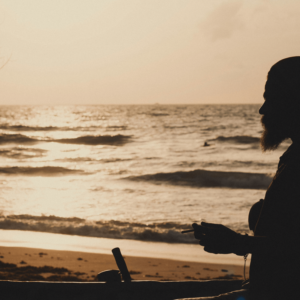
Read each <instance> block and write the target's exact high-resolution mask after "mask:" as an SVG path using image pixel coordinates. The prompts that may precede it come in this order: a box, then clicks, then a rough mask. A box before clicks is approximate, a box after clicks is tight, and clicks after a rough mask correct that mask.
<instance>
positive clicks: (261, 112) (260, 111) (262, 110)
mask: <svg viewBox="0 0 300 300" xmlns="http://www.w3.org/2000/svg"><path fill="white" fill-rule="evenodd" d="M258 112H259V114H260V115H265V114H266V102H264V104H263V105H262V106H261V108H260V109H259V111H258Z"/></svg>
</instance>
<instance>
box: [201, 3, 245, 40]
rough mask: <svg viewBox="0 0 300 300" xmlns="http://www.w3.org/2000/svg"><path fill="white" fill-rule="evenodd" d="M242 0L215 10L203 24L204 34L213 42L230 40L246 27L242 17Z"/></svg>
mask: <svg viewBox="0 0 300 300" xmlns="http://www.w3.org/2000/svg"><path fill="white" fill-rule="evenodd" d="M242 5H243V1H241V0H231V1H226V2H223V3H222V4H220V5H219V6H218V7H217V8H215V9H214V10H213V11H212V12H211V13H210V14H209V15H208V17H207V18H206V19H205V20H204V22H203V23H202V24H201V25H202V26H201V27H202V29H203V31H204V34H205V35H207V36H208V37H209V38H210V39H211V40H212V41H216V40H220V39H228V38H230V37H231V36H232V35H233V34H234V33H235V32H236V31H239V30H241V29H242V28H243V27H244V23H243V21H242V19H241V17H240V10H241V7H242Z"/></svg>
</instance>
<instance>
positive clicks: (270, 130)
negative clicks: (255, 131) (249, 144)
mask: <svg viewBox="0 0 300 300" xmlns="http://www.w3.org/2000/svg"><path fill="white" fill-rule="evenodd" d="M261 124H262V126H263V128H264V131H263V133H262V136H261V138H260V146H261V148H262V150H263V152H265V151H268V150H275V149H277V148H278V146H279V145H280V144H281V143H282V142H283V141H284V140H285V139H287V138H288V134H287V130H284V129H285V128H284V126H282V124H280V122H279V120H274V119H273V120H272V119H269V118H268V117H266V116H265V115H264V116H262V117H261Z"/></svg>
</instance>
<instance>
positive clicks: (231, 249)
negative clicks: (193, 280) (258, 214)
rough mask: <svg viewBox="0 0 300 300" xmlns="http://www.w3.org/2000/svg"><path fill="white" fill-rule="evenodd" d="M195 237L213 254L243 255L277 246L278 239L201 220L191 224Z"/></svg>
mask: <svg viewBox="0 0 300 300" xmlns="http://www.w3.org/2000/svg"><path fill="white" fill-rule="evenodd" d="M193 228H194V230H195V231H194V235H195V238H196V239H198V240H200V241H199V244H200V245H201V246H204V250H205V251H207V252H210V253H215V254H228V253H235V254H237V255H245V254H247V253H253V252H256V251H259V250H260V249H262V248H264V249H265V250H268V249H270V250H272V249H274V247H278V241H275V239H272V238H267V237H263V236H248V235H241V234H239V233H236V232H235V231H233V230H231V229H229V228H228V227H226V226H224V225H220V224H211V223H206V222H202V223H201V225H197V224H196V223H194V224H193Z"/></svg>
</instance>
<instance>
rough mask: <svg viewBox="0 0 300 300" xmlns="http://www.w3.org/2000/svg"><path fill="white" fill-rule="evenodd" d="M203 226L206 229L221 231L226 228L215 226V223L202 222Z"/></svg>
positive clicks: (219, 225)
mask: <svg viewBox="0 0 300 300" xmlns="http://www.w3.org/2000/svg"><path fill="white" fill-rule="evenodd" d="M198 226H199V225H198ZM201 226H203V227H206V228H211V229H221V228H223V227H224V226H223V225H222V224H214V223H206V222H201Z"/></svg>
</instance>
